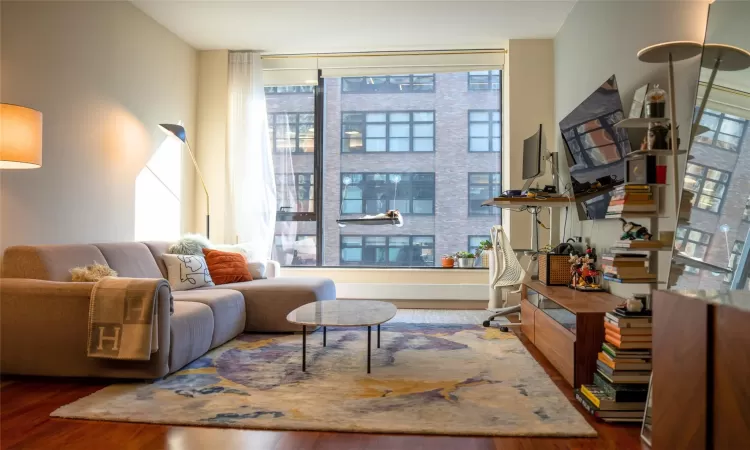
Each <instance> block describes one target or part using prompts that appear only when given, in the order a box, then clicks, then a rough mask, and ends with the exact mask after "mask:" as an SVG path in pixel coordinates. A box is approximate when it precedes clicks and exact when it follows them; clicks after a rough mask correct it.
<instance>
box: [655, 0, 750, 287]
mask: <svg viewBox="0 0 750 450" xmlns="http://www.w3.org/2000/svg"><path fill="white" fill-rule="evenodd" d="M748 17H750V2H716V3H714V4H712V5H711V7H710V9H709V17H708V25H707V28H706V40H705V45H704V50H703V55H702V60H701V67H702V68H701V74H700V82H699V86H698V95H697V98H696V105H695V116H694V121H695V123H694V126H693V134H692V136H693V140H692V143H691V146H690V155H689V157H688V161H687V168H686V172H685V180H684V185H683V193H682V201H681V205H680V215H679V216H680V218H679V221H678V224H677V230H676V232H675V245H674V246H675V249H674V253H673V258H672V259H673V265H672V271H671V273H670V279H669V282H670V288H671V289H705V290H727V289H749V288H750V287H749V286H750V284H749V283H748V271H749V270H750V262H748V252H750V244H748V245H746V243H747V242H748V241H749V240H750V236H748V232H750V53H748V51H750V33H748V31H747V18H748Z"/></svg>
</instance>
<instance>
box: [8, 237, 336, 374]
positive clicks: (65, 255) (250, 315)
mask: <svg viewBox="0 0 750 450" xmlns="http://www.w3.org/2000/svg"><path fill="white" fill-rule="evenodd" d="M168 246H169V243H167V242H144V243H140V242H126V243H109V244H92V245H59V246H33V247H32V246H19V247H10V248H8V249H7V250H6V251H5V254H4V255H3V264H2V269H3V271H2V279H0V371H2V373H4V374H22V375H51V376H77V377H111V378H143V379H153V378H159V377H163V376H164V375H167V374H169V373H172V372H175V371H177V370H179V369H180V368H182V367H184V366H185V365H186V364H188V363H190V362H191V361H193V360H195V359H196V358H198V357H200V356H201V355H203V354H204V353H206V352H207V351H208V350H210V349H213V348H215V347H218V346H219V345H221V344H223V343H225V342H227V341H229V340H230V339H232V338H234V337H235V336H237V335H238V334H240V333H242V332H243V331H244V332H292V331H301V327H300V326H297V325H294V324H290V323H289V322H287V321H286V315H287V314H288V313H289V312H290V311H292V310H293V309H295V308H297V307H298V306H300V305H303V304H305V303H310V302H315V301H323V300H329V299H335V298H336V287H335V285H334V284H333V281H331V280H329V279H326V278H312V277H309V278H307V277H306V278H294V277H286V278H284V277H278V276H276V275H277V274H278V273H277V272H278V267H277V266H273V265H271V267H270V270H269V273H268V278H266V279H260V280H253V281H249V282H245V283H232V284H224V285H219V286H213V287H207V288H199V289H194V290H190V291H176V292H170V290H169V289H168V288H163V289H162V290H161V291H160V292H159V305H158V308H159V311H158V316H159V319H158V322H159V323H158V329H159V337H158V340H159V350H158V351H157V352H156V353H154V354H152V355H151V359H150V360H149V361H120V360H107V359H94V358H89V357H87V356H86V343H87V321H88V309H89V297H90V295H91V289H92V288H93V286H94V283H74V282H72V281H70V280H71V278H70V273H69V270H70V269H71V268H73V267H76V266H85V265H89V264H92V263H93V262H98V263H101V264H105V263H106V264H107V265H109V266H110V267H111V268H112V269H114V270H116V271H117V272H118V275H119V276H121V277H132V278H154V279H159V278H162V277H163V278H166V276H167V273H166V266H165V265H164V263H163V261H162V257H161V255H162V254H164V253H166V251H167V248H168ZM170 295H172V296H173V298H174V302H173V305H174V311H173V313H172V314H171V315H170V312H169V305H170V302H169V298H170Z"/></svg>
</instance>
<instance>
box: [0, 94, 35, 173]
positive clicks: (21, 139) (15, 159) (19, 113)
mask: <svg viewBox="0 0 750 450" xmlns="http://www.w3.org/2000/svg"><path fill="white" fill-rule="evenodd" d="M39 167H42V113H40V112H39V111H37V110H34V109H31V108H26V107H24V106H18V105H10V104H7V103H0V169H37V168H39Z"/></svg>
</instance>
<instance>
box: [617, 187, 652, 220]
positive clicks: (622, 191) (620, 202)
mask: <svg viewBox="0 0 750 450" xmlns="http://www.w3.org/2000/svg"><path fill="white" fill-rule="evenodd" d="M658 210H659V206H658V205H657V203H656V199H655V197H654V192H652V190H651V186H649V185H647V184H623V185H620V186H617V187H616V188H615V189H614V190H613V191H612V197H610V200H609V207H608V208H607V214H606V217H608V218H618V217H620V216H621V215H623V214H627V213H646V214H655V213H657V212H658Z"/></svg>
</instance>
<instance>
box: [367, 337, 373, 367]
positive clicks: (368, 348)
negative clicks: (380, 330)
mask: <svg viewBox="0 0 750 450" xmlns="http://www.w3.org/2000/svg"><path fill="white" fill-rule="evenodd" d="M371 345H372V327H371V326H370V325H368V326H367V373H370V346H371Z"/></svg>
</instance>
